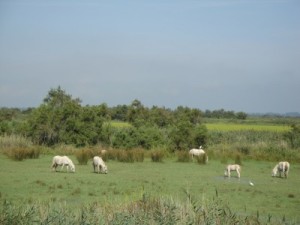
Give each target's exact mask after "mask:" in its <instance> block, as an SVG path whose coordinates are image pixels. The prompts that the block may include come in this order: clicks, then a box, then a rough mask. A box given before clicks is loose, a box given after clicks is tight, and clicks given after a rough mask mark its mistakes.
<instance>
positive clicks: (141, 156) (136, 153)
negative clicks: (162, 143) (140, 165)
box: [130, 149, 145, 162]
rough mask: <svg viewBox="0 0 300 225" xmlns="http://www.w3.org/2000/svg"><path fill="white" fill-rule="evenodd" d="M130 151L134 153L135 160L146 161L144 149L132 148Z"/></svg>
mask: <svg viewBox="0 0 300 225" xmlns="http://www.w3.org/2000/svg"><path fill="white" fill-rule="evenodd" d="M130 152H131V153H132V155H133V159H134V161H135V162H143V161H144V157H145V154H144V150H142V149H133V150H130Z"/></svg>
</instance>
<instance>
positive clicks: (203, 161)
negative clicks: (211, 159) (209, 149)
mask: <svg viewBox="0 0 300 225" xmlns="http://www.w3.org/2000/svg"><path fill="white" fill-rule="evenodd" d="M195 158H196V159H197V163H198V164H206V163H207V162H208V156H207V154H206V153H204V154H202V155H199V156H195Z"/></svg>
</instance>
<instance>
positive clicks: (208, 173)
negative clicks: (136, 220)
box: [0, 154, 300, 223]
mask: <svg viewBox="0 0 300 225" xmlns="http://www.w3.org/2000/svg"><path fill="white" fill-rule="evenodd" d="M71 159H72V160H73V162H75V165H76V173H74V174H73V173H66V172H51V171H50V164H51V160H52V156H49V155H40V158H39V159H31V160H25V161H21V162H18V161H13V160H10V159H8V158H7V157H6V156H4V155H2V154H0V164H1V170H0V176H1V185H0V199H1V200H4V199H5V200H8V201H11V202H16V203H17V202H20V201H22V202H24V201H25V202H35V201H38V202H54V203H57V204H66V205H67V206H72V207H74V206H78V207H79V206H81V205H82V204H91V203H93V202H98V203H100V202H101V203H104V204H123V203H130V202H133V201H137V200H139V199H141V198H142V197H143V196H145V195H147V196H153V197H158V198H160V197H169V198H172V199H177V200H179V201H186V195H185V193H184V192H185V191H186V190H187V191H188V192H189V193H192V194H193V195H195V196H197V197H198V198H200V199H202V200H203V201H209V200H210V199H212V198H213V197H214V196H215V195H216V192H217V193H218V196H219V198H220V199H222V200H223V201H224V202H227V203H228V205H229V206H230V207H231V208H232V210H234V211H235V212H237V213H238V214H241V215H256V214H257V212H259V214H260V216H261V217H267V216H269V215H272V217H273V218H279V219H280V218H283V217H284V216H285V218H286V219H287V220H296V221H297V222H298V223H299V222H300V216H299V213H298V212H299V209H300V208H299V205H300V200H299V199H300V198H299V196H300V189H299V186H300V179H299V177H298V174H299V173H300V165H296V164H295V165H293V164H292V165H291V172H290V175H289V178H288V179H287V180H286V179H280V178H272V177H271V169H272V168H273V167H274V165H275V163H271V162H257V161H243V166H242V172H241V179H240V180H238V179H237V178H235V177H234V176H235V175H234V173H233V174H232V176H233V177H232V178H231V179H224V178H223V170H224V167H225V165H224V164H222V163H221V162H220V161H216V160H215V161H214V160H210V161H209V163H208V164H207V165H199V164H197V163H196V162H194V163H192V162H190V163H180V162H177V161H176V159H175V158H174V159H165V160H164V162H163V163H154V162H151V159H149V158H146V159H145V160H144V162H138V163H137V162H136V163H121V162H117V161H112V160H110V161H108V162H107V166H108V169H109V173H108V174H107V175H105V174H95V173H93V172H92V171H93V169H92V165H91V161H89V162H88V164H87V165H78V164H77V161H76V159H75V157H72V156H71ZM229 163H230V162H229ZM249 180H251V181H252V182H253V183H254V186H253V187H252V186H250V185H249V183H248V182H249ZM0 209H1V206H0Z"/></svg>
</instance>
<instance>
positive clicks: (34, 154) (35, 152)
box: [5, 147, 40, 161]
mask: <svg viewBox="0 0 300 225" xmlns="http://www.w3.org/2000/svg"><path fill="white" fill-rule="evenodd" d="M5 155H7V156H8V157H9V158H10V159H13V160H16V161H22V160H24V159H37V158H39V156H40V150H39V149H38V148H37V147H31V148H26V147H14V148H10V149H7V150H6V151H5Z"/></svg>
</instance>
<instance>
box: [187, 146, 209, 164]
mask: <svg viewBox="0 0 300 225" xmlns="http://www.w3.org/2000/svg"><path fill="white" fill-rule="evenodd" d="M189 154H190V156H192V159H193V158H194V156H202V155H205V154H206V153H205V151H204V150H203V149H202V146H200V147H199V149H196V148H193V149H191V150H190V151H189ZM206 162H208V156H207V155H206Z"/></svg>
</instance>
